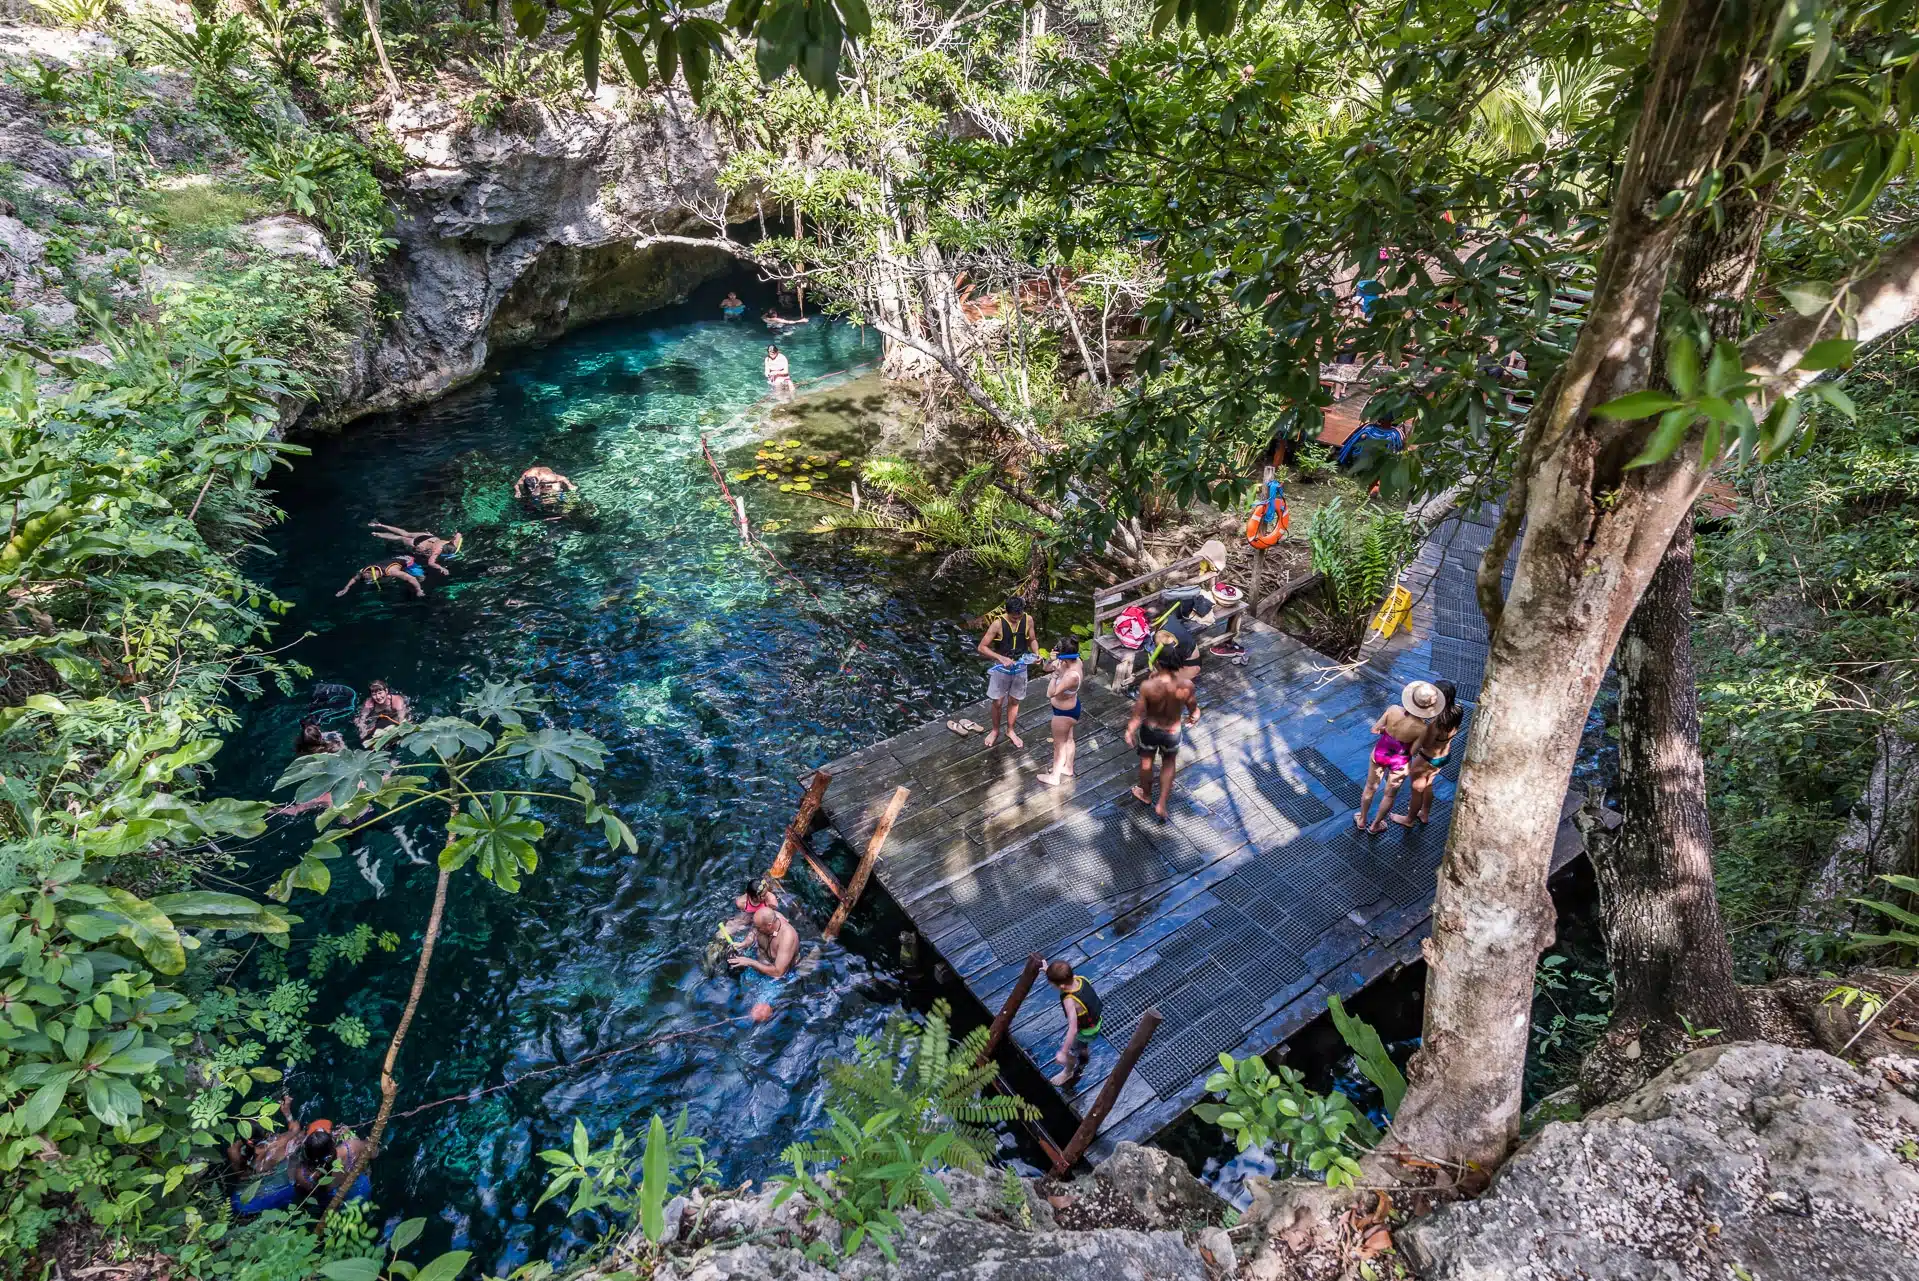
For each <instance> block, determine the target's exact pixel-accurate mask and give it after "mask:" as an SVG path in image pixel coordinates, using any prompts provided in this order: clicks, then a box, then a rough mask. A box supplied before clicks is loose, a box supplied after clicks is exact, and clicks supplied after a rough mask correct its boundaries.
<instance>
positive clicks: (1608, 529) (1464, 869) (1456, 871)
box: [1394, 0, 1772, 1182]
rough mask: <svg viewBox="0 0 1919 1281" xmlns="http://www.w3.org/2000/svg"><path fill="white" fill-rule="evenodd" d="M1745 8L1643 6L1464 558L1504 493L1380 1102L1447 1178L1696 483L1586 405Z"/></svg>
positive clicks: (1642, 292)
mask: <svg viewBox="0 0 1919 1281" xmlns="http://www.w3.org/2000/svg"><path fill="white" fill-rule="evenodd" d="M1762 8H1763V11H1749V12H1746V13H1743V14H1742V15H1741V17H1740V21H1739V23H1738V24H1735V23H1734V22H1733V20H1732V19H1731V18H1730V17H1728V16H1727V15H1726V11H1725V10H1724V9H1723V8H1721V7H1720V6H1719V5H1718V4H1717V0H1666V3H1665V4H1664V5H1663V6H1662V7H1661V12H1660V17H1659V25H1658V32H1657V35H1656V36H1655V43H1654V48H1653V55H1652V60H1651V65H1652V73H1651V76H1650V79H1649V80H1648V83H1647V86H1646V90H1645V98H1644V102H1643V104H1642V110H1641V114H1640V118H1639V120H1638V122H1637V124H1636V126H1635V129H1634V134H1633V139H1632V143H1631V146H1630V149H1629V151H1628V154H1627V159H1626V164H1625V169H1624V171H1623V173H1622V174H1621V177H1620V182H1619V188H1618V192H1617V195H1616V198H1615V203H1614V211H1613V216H1612V222H1611V226H1610V229H1609V231H1608V235H1607V239H1606V244H1605V248H1604V251H1603V257H1602V260H1601V265H1600V272H1599V278H1598V280H1597V281H1596V282H1595V288H1594V291H1593V300H1592V307H1591V312H1590V314H1589V317H1588V319H1587V321H1586V324H1585V325H1584V327H1583V328H1582V329H1581V331H1580V336H1579V341H1578V342H1577V344H1576V345H1575V346H1574V348H1573V352H1572V355H1571V356H1570V357H1569V359H1568V361H1567V363H1566V366H1565V368H1564V369H1563V370H1562V371H1561V374H1560V376H1559V377H1558V379H1557V380H1556V382H1557V385H1556V387H1555V388H1554V389H1553V394H1552V397H1551V401H1550V404H1548V405H1546V406H1545V407H1544V412H1543V413H1541V414H1539V415H1538V416H1537V417H1536V418H1535V420H1534V421H1533V422H1531V423H1529V424H1528V429H1527V435H1528V436H1529V437H1530V439H1529V440H1528V441H1527V442H1526V444H1525V447H1524V448H1525V462H1524V463H1523V465H1522V466H1523V468H1524V470H1523V471H1522V472H1521V473H1519V474H1518V475H1517V476H1516V480H1515V494H1514V500H1513V501H1512V502H1511V503H1510V504H1509V510H1508V511H1507V513H1506V517H1507V519H1506V520H1505V521H1502V531H1503V533H1504V538H1503V539H1495V543H1494V550H1489V552H1488V556H1487V560H1488V564H1487V566H1483V567H1482V571H1481V583H1482V598H1483V597H1485V596H1486V595H1488V594H1489V593H1488V592H1487V591H1486V590H1485V587H1486V578H1487V577H1488V573H1490V577H1491V586H1492V589H1493V590H1492V592H1491V593H1490V594H1491V595H1493V596H1494V597H1495V598H1496V593H1497V585H1498V575H1499V569H1500V567H1499V563H1498V562H1500V561H1503V560H1504V559H1505V550H1506V546H1509V545H1510V542H1509V540H1510V538H1511V531H1512V528H1513V526H1514V524H1516V522H1517V520H1518V518H1519V516H1520V515H1521V514H1522V513H1521V511H1520V510H1517V509H1518V508H1520V507H1522V506H1523V514H1524V515H1525V517H1526V518H1527V526H1526V533H1525V538H1524V541H1523V542H1522V543H1521V545H1520V552H1519V561H1518V567H1517V570H1516V572H1515V575H1514V579H1513V587H1512V596H1511V599H1510V600H1509V601H1507V602H1504V603H1503V604H1500V603H1497V602H1496V600H1495V602H1494V603H1493V608H1492V609H1490V610H1488V613H1489V617H1492V618H1493V620H1494V629H1493V635H1492V644H1491V652H1490V654H1489V656H1488V659H1487V667H1486V679H1485V685H1484V689H1483V691H1482V694H1481V699H1480V705H1479V711H1478V714H1477V715H1476V716H1475V717H1474V718H1473V724H1472V729H1471V732H1470V734H1469V735H1468V739H1467V743H1466V757H1465V762H1464V766H1463V770H1462V774H1461V779H1460V790H1459V800H1458V803H1457V805H1456V807H1455V818H1454V820H1453V828H1452V834H1451V838H1450V839H1449V841H1448V843H1447V848H1446V857H1445V861H1444V863H1443V864H1442V865H1441V868H1440V873H1439V888H1438V896H1437V900H1436V902H1435V905H1434V911H1433V933H1432V937H1431V938H1430V939H1429V940H1428V941H1427V944H1426V957H1427V960H1428V962H1429V969H1428V975H1427V983H1426V1003H1425V1029H1424V1038H1423V1041H1422V1044H1421V1047H1420V1049H1419V1052H1418V1053H1417V1054H1416V1055H1415V1056H1414V1058H1413V1061H1412V1063H1411V1065H1410V1070H1409V1072H1408V1077H1409V1080H1410V1082H1411V1086H1410V1089H1409V1090H1408V1092H1407V1095H1406V1098H1405V1101H1404V1103H1403V1104H1402V1106H1401V1108H1400V1112H1399V1115H1398V1116H1397V1117H1396V1118H1395V1119H1394V1138H1395V1141H1396V1143H1397V1145H1398V1146H1399V1147H1400V1148H1402V1149H1405V1150H1409V1151H1410V1152H1411V1153H1413V1154H1416V1155H1418V1156H1420V1157H1424V1158H1426V1159H1429V1160H1436V1161H1438V1162H1440V1163H1442V1164H1443V1165H1444V1166H1446V1167H1447V1168H1448V1169H1449V1170H1451V1171H1453V1172H1454V1173H1455V1174H1456V1175H1457V1176H1458V1177H1460V1178H1461V1179H1462V1180H1465V1181H1469V1182H1470V1181H1476V1180H1477V1179H1478V1178H1479V1177H1481V1176H1482V1175H1483V1173H1484V1172H1488V1171H1490V1170H1491V1169H1492V1168H1493V1167H1494V1166H1496V1165H1497V1164H1498V1162H1499V1161H1500V1160H1501V1159H1502V1158H1503V1157H1504V1156H1505V1154H1506V1150H1507V1148H1508V1147H1509V1146H1510V1145H1511V1143H1512V1141H1513V1139H1514V1137H1515V1136H1516V1135H1517V1134H1518V1130H1519V1119H1520V1111H1521V1090H1522V1085H1523V1079H1524V1070H1525V1063H1526V1046H1527V1037H1528V1033H1529V1032H1530V1030H1531V1026H1532V1019H1531V1010H1532V993H1533V972H1534V969H1535V968H1536V966H1537V964H1538V961H1539V954H1540V953H1541V952H1542V951H1543V950H1544V949H1545V947H1546V946H1547V945H1548V944H1549V943H1550V942H1551V941H1552V937H1553V909H1552V899H1551V897H1550V896H1549V895H1548V894H1547V891H1546V873H1547V870H1548V868H1549V866H1550V862H1551V855H1552V846H1553V838H1554V835H1555V831H1556V829H1557V827H1558V822H1559V812H1560V802H1561V798H1562V797H1563V796H1564V793H1565V789H1566V785H1567V782H1568V780H1569V779H1570V777H1571V774H1572V765H1573V758H1574V756H1575V754H1576V753H1577V751H1578V747H1579V740H1580V736H1581V733H1582V731H1583V730H1584V728H1585V719H1586V712H1587V709H1588V708H1590V707H1591V706H1592V700H1593V695H1594V694H1595V693H1596V692H1597V691H1598V688H1599V682H1600V679H1601V677H1602V676H1603V675H1604V674H1605V671H1606V667H1607V665H1608V663H1609V661H1610V659H1611V657H1612V652H1613V647H1614V645H1615V644H1616V643H1617V642H1618V639H1619V635H1620V632H1621V630H1622V629H1623V628H1624V627H1625V625H1626V619H1627V617H1628V616H1629V615H1630V614H1631V612H1632V608H1633V605H1634V603H1635V602H1636V601H1637V600H1638V598H1639V595H1640V593H1641V592H1642V591H1643V590H1644V589H1645V586H1646V583H1647V581H1648V580H1649V579H1650V578H1651V577H1652V574H1653V571H1654V569H1655V568H1656V567H1657V565H1658V563H1659V560H1660V557H1661V556H1663V555H1664V553H1665V550H1666V548H1667V546H1668V545H1669V544H1670V543H1671V542H1672V535H1673V530H1674V529H1675V528H1676V526H1677V525H1678V522H1679V520H1680V518H1681V517H1682V516H1684V515H1686V514H1687V512H1688V511H1689V510H1690V508H1691V505H1692V500H1693V498H1694V496H1695V495H1696V493H1697V490H1698V487H1699V469H1698V465H1697V458H1696V456H1695V455H1696V451H1695V450H1691V449H1683V448H1682V449H1681V450H1680V451H1679V452H1678V453H1676V454H1675V455H1674V456H1673V457H1672V458H1671V459H1668V460H1667V461H1666V462H1664V463H1661V464H1658V465H1655V466H1651V467H1643V468H1638V469H1635V470H1632V471H1627V470H1626V469H1625V464H1626V463H1627V462H1628V461H1629V460H1630V459H1631V458H1632V457H1633V456H1634V455H1635V454H1636V453H1637V452H1638V449H1639V447H1640V445H1641V444H1642V443H1643V441H1644V438H1645V436H1646V434H1647V432H1648V431H1649V429H1650V424H1648V423H1643V422H1642V423H1618V422H1613V421H1610V420H1607V419H1601V418H1595V417H1594V416H1593V414H1592V410H1593V408H1594V407H1595V406H1596V405H1599V404H1602V403H1604V402H1605V401H1608V400H1611V399H1613V398H1615V397H1617V396H1620V395H1623V394H1625V393H1627V392H1629V391H1635V390H1638V389H1640V388H1643V387H1645V386H1647V385H1648V384H1649V383H1650V382H1651V381H1652V379H1651V370H1652V361H1653V357H1654V354H1655V349H1656V346H1657V343H1656V338H1657V335H1658V334H1659V329H1660V326H1659V320H1660V300H1661V295H1662V293H1663V291H1664V289H1665V287H1666V282H1667V280H1668V278H1669V276H1670V274H1671V269H1672V265H1673V255H1674V250H1675V248H1676V247H1677V245H1678V243H1679V240H1680V237H1681V236H1682V235H1683V234H1684V232H1685V230H1686V228H1687V226H1688V225H1689V219H1688V218H1687V217H1685V216H1672V217H1668V218H1663V219H1661V218H1657V217H1655V216H1654V208H1653V207H1654V206H1655V205H1656V204H1657V202H1658V201H1659V199H1660V198H1661V197H1663V196H1664V194H1665V193H1666V192H1669V191H1673V190H1682V191H1693V190H1696V189H1698V187H1699V184H1700V183H1701V182H1702V181H1703V179H1704V177H1705V175H1706V172H1707V171H1708V170H1709V169H1710V168H1711V167H1712V166H1713V164H1714V162H1715V159H1716V157H1717V154H1718V152H1719V150H1720V147H1721V146H1722V144H1723V143H1724V141H1725V139H1726V137H1727V134H1728V131H1729V129H1730V125H1731V122H1732V118H1733V109H1734V106H1735V104H1736V103H1737V101H1738V99H1739V96H1740V95H1741V94H1742V93H1744V92H1746V91H1747V90H1748V89H1749V87H1750V86H1749V84H1748V81H1749V79H1750V75H1749V73H1748V70H1747V68H1746V67H1745V66H1744V65H1742V61H1741V59H1740V58H1739V57H1738V56H1737V53H1736V51H1722V50H1721V49H1720V44H1721V40H1722V37H1723V38H1725V39H1726V40H1728V41H1736V40H1737V39H1738V38H1739V36H1738V31H1739V30H1743V29H1744V24H1745V23H1748V22H1750V23H1754V24H1756V30H1758V31H1760V32H1762V33H1763V32H1764V31H1769V30H1770V29H1771V15H1772V8H1771V6H1762ZM1722 28H1723V29H1722ZM1754 39H1757V40H1760V41H1763V35H1760V36H1757V37H1754ZM1728 52H1731V53H1732V54H1733V56H1731V57H1728V56H1727V54H1728ZM1709 68H1710V69H1711V71H1710V73H1708V69H1709ZM1544 399H1545V398H1544V397H1542V400H1544ZM1495 555H1496V556H1497V560H1495V559H1494V557H1495Z"/></svg>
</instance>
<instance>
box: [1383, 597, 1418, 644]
mask: <svg viewBox="0 0 1919 1281" xmlns="http://www.w3.org/2000/svg"><path fill="white" fill-rule="evenodd" d="M1412 618H1413V594H1412V593H1411V592H1409V591H1407V590H1406V589H1405V588H1404V587H1395V588H1393V590H1392V592H1391V594H1390V595H1388V596H1387V597H1386V603H1385V604H1384V605H1381V606H1380V607H1379V612H1378V613H1377V614H1374V615H1373V630H1374V631H1376V632H1378V633H1379V634H1380V637H1381V638H1382V639H1383V638H1385V637H1388V636H1391V635H1392V634H1393V633H1394V632H1396V631H1398V630H1399V629H1400V628H1401V627H1405V628H1406V629H1407V630H1408V631H1410V630H1411V623H1412Z"/></svg>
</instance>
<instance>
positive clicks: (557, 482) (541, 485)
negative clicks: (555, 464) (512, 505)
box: [513, 463, 579, 499]
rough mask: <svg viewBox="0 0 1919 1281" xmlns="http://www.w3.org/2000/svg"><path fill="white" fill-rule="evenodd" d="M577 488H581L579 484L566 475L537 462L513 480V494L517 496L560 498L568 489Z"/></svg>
mask: <svg viewBox="0 0 1919 1281" xmlns="http://www.w3.org/2000/svg"><path fill="white" fill-rule="evenodd" d="M577 489H579V486H578V485H576V484H574V483H573V482H572V481H570V480H568V479H567V478H566V477H565V476H562V475H560V473H559V472H556V471H554V470H553V469H552V468H551V467H544V466H541V465H540V464H539V463H535V464H533V466H531V467H529V468H527V469H526V470H525V471H523V472H521V473H520V478H519V479H518V480H516V481H514V482H513V496H514V497H515V498H538V499H547V498H558V497H559V496H560V495H561V494H564V493H566V492H567V491H568V490H577Z"/></svg>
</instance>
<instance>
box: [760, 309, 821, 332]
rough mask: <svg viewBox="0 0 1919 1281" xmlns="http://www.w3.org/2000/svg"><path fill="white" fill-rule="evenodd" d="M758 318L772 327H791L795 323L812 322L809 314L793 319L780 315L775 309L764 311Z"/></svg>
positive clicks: (807, 323) (806, 323) (808, 323)
mask: <svg viewBox="0 0 1919 1281" xmlns="http://www.w3.org/2000/svg"><path fill="white" fill-rule="evenodd" d="M760 319H761V320H763V321H765V322H766V323H767V325H769V326H770V327H772V328H773V329H791V328H793V326H795V325H810V324H812V323H813V318H812V317H811V316H801V317H800V318H799V319H798V320H794V319H792V318H790V317H787V316H782V315H780V313H779V312H777V311H771V310H769V311H766V312H764V313H763V314H762V315H761V316H760Z"/></svg>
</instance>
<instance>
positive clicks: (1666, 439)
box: [1626, 406, 1694, 471]
mask: <svg viewBox="0 0 1919 1281" xmlns="http://www.w3.org/2000/svg"><path fill="white" fill-rule="evenodd" d="M1693 417H1694V414H1693V411H1692V410H1690V409H1687V408H1684V407H1683V406H1682V407H1681V408H1678V409H1668V410H1667V411H1666V412H1665V413H1663V414H1661V415H1660V416H1659V425H1658V426H1657V427H1655V428H1653V433H1652V435H1651V437H1649V438H1648V439H1647V441H1646V447H1645V448H1644V449H1642V450H1640V451H1639V455H1638V457H1636V458H1634V459H1633V460H1632V461H1631V462H1629V463H1627V464H1626V470H1627V471H1631V470H1632V469H1633V468H1635V467H1650V466H1652V465H1653V464H1654V463H1660V462H1664V461H1665V460H1666V459H1668V458H1671V457H1672V454H1673V451H1674V450H1675V449H1678V448H1679V442H1680V441H1682V440H1684V439H1685V438H1686V429H1687V428H1688V427H1690V426H1692V420H1693Z"/></svg>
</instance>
